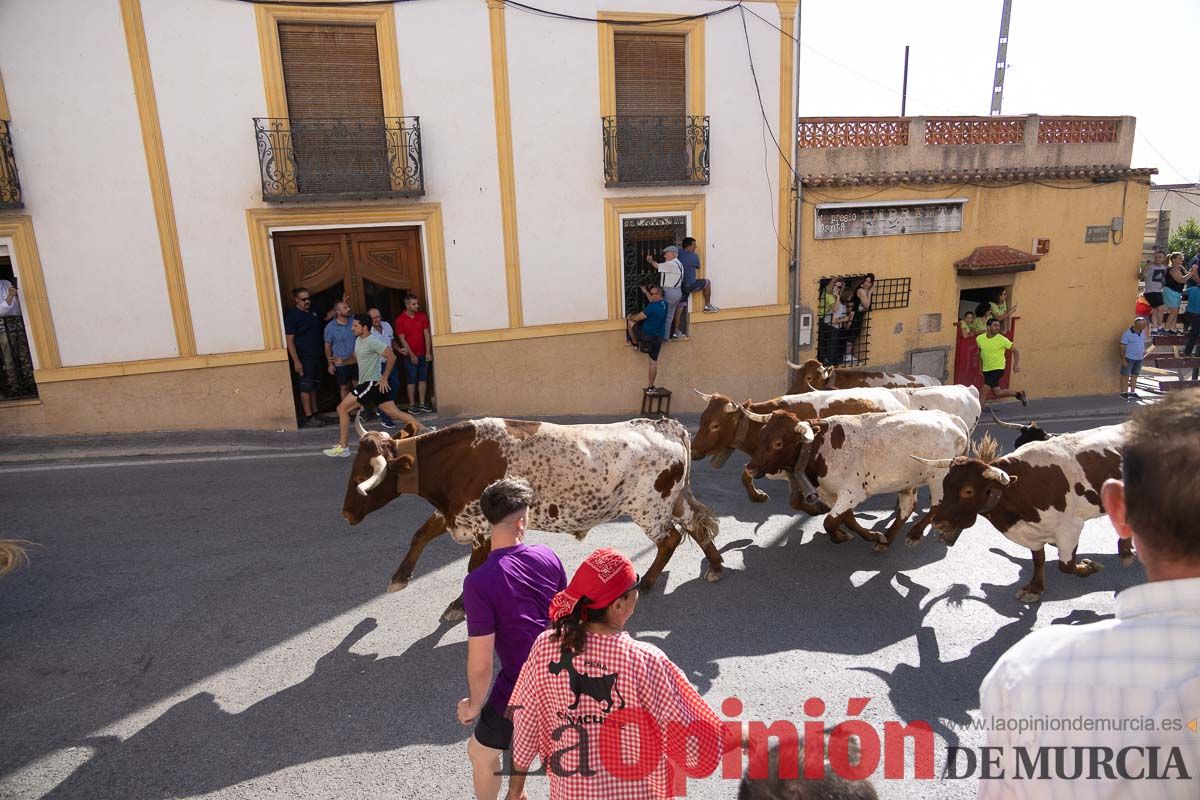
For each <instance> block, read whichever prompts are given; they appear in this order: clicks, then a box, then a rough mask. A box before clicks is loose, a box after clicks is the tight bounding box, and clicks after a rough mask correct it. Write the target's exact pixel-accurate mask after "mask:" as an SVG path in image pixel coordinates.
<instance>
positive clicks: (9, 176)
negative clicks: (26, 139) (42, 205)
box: [0, 119, 25, 208]
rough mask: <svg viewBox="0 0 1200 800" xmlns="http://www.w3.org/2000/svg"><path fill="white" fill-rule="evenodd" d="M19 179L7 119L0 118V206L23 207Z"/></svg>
mask: <svg viewBox="0 0 1200 800" xmlns="http://www.w3.org/2000/svg"><path fill="white" fill-rule="evenodd" d="M24 207H25V204H24V203H22V202H21V180H20V178H18V177H17V159H16V158H15V157H14V156H13V146H12V134H11V133H9V130H8V120H5V119H0V208H24Z"/></svg>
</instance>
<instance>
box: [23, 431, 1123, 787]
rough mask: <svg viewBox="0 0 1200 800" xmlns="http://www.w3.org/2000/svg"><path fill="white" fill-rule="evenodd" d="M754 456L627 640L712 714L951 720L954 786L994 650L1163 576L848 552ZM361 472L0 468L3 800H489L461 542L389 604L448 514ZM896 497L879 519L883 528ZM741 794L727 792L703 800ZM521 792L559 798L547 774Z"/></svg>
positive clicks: (210, 465) (987, 553) (973, 534)
mask: <svg viewBox="0 0 1200 800" xmlns="http://www.w3.org/2000/svg"><path fill="white" fill-rule="evenodd" d="M1110 421H1111V420H1095V421H1074V422H1059V423H1049V424H1047V427H1048V428H1050V429H1051V430H1074V429H1079V428H1085V427H1093V426H1094V425H1097V424H1106V423H1108V422H1110ZM981 427H986V426H981ZM1005 433H1007V432H1005ZM1002 439H1004V440H1005V443H1006V444H1010V443H1011V437H1002ZM743 463H744V458H743V457H741V456H736V455H735V456H734V457H733V458H731V459H730V461H729V463H728V464H727V465H726V466H725V467H724V468H723V469H722V470H720V471H716V470H713V469H712V468H711V467H709V466H708V465H707V464H704V465H701V466H699V467H698V468H697V470H696V477H695V488H696V494H697V496H698V497H699V499H700V500H701V501H702V502H705V503H707V504H708V505H709V506H710V507H711V508H713V509H714V510H715V511H716V512H717V514H718V515H719V516H720V521H721V533H720V537H719V539H718V542H717V544H718V546H719V548H720V549H721V550H722V552H723V553H724V556H725V565H726V568H727V569H726V573H725V577H724V579H723V580H722V581H721V582H719V583H715V584H710V583H707V582H706V581H705V580H704V578H703V573H704V567H703V564H702V557H701V553H700V552H699V549H698V548H696V547H695V546H694V545H690V544H687V543H685V544H684V545H681V546H680V548H679V550H678V551H677V552H676V553H675V557H674V559H673V560H672V562H671V563H670V565H669V566H668V569H667V571H666V572H665V573H664V574H663V578H662V580H661V581H660V583H659V585H658V587H657V588H656V590H655V592H654V593H653V594H651V595H648V596H646V597H644V598H643V599H642V601H641V602H640V603H639V605H638V609H637V613H636V614H635V615H634V617H633V618H632V620H631V625H630V627H631V632H632V633H633V634H634V635H635V636H637V637H639V638H644V639H646V640H648V641H652V642H654V643H656V644H658V645H659V646H661V647H662V648H663V649H664V650H665V651H666V652H667V653H668V655H670V656H671V658H672V659H673V660H674V661H675V662H676V663H677V664H679V665H680V666H681V667H682V668H683V669H684V670H685V671H686V672H687V674H688V675H689V676H691V679H692V681H693V682H694V683H695V684H696V685H697V686H698V687H699V688H700V691H701V692H702V693H703V694H704V696H705V697H706V699H707V700H708V701H709V702H710V704H712V705H713V706H714V707H715V708H720V705H721V702H722V701H723V700H724V699H725V698H727V697H737V698H739V699H740V700H742V702H743V703H744V706H745V710H744V712H743V714H742V715H741V717H740V719H754V720H761V721H766V722H771V721H775V720H791V721H793V722H794V723H796V724H797V726H800V725H801V724H802V723H803V722H804V721H805V720H807V719H810V718H808V717H806V716H805V715H804V712H803V703H804V701H805V699H807V698H809V697H814V696H816V697H821V698H823V699H824V700H825V701H826V704H827V706H828V708H829V711H828V713H827V715H826V717H825V719H826V720H827V722H828V724H831V725H832V724H835V723H836V722H838V721H840V720H841V719H843V718H844V717H845V707H846V702H847V699H848V698H851V697H869V698H871V701H870V704H869V705H868V706H867V709H866V710H865V711H864V712H863V713H862V715H861V716H862V718H864V719H866V720H868V721H869V722H871V723H873V724H874V725H875V726H876V727H877V728H878V729H880V730H882V723H884V722H885V721H891V720H918V719H921V720H928V721H929V722H931V723H932V724H933V726H934V729H935V730H936V731H937V736H938V741H937V746H936V752H937V768H938V772H939V773H940V772H941V766H942V763H943V761H944V758H945V754H946V747H947V743H954V742H958V743H959V744H962V745H979V744H981V743H982V742H981V739H982V734H981V733H979V732H978V731H972V730H969V729H963V730H958V729H956V726H969V725H970V724H971V722H972V720H973V719H976V718H977V717H978V709H977V705H978V694H977V690H978V686H979V682H980V680H981V679H982V678H983V676H984V675H985V674H986V673H987V671H988V669H989V668H990V667H991V665H992V664H993V663H994V662H995V660H996V658H997V657H998V656H999V655H1001V654H1002V653H1003V652H1004V651H1005V650H1006V649H1007V648H1008V647H1009V646H1011V645H1012V644H1013V643H1014V642H1016V641H1017V640H1019V639H1020V638H1021V637H1023V636H1025V635H1026V634H1027V633H1029V632H1030V631H1031V630H1034V629H1036V628H1038V627H1041V626H1044V625H1050V624H1073V623H1082V622H1090V621H1094V620H1098V619H1103V618H1106V617H1108V616H1110V615H1111V614H1112V613H1113V608H1114V602H1113V598H1114V595H1115V593H1116V592H1117V591H1119V590H1120V589H1122V588H1124V587H1127V586H1130V585H1133V584H1136V583H1139V582H1141V581H1144V580H1145V575H1144V572H1143V571H1142V569H1141V567H1140V566H1134V567H1132V568H1122V567H1121V566H1120V565H1119V561H1118V559H1117V556H1116V537H1115V534H1114V533H1113V530H1112V527H1111V525H1109V523H1108V522H1107V520H1097V521H1094V522H1091V523H1089V524H1088V528H1087V530H1086V531H1085V534H1084V537H1083V541H1082V543H1081V546H1080V553H1081V554H1086V555H1088V556H1089V557H1091V558H1094V559H1095V560H1097V561H1099V562H1100V563H1102V564H1103V565H1104V567H1105V569H1104V570H1103V571H1102V572H1100V573H1098V574H1096V575H1094V576H1091V577H1089V578H1086V579H1078V578H1074V577H1069V576H1064V575H1062V574H1059V573H1058V572H1057V571H1056V570H1053V569H1051V570H1048V571H1047V589H1046V594H1045V597H1044V601H1043V602H1042V603H1041V604H1040V605H1038V606H1026V605H1024V604H1022V603H1020V602H1018V601H1017V600H1016V599H1015V597H1014V594H1015V592H1016V590H1017V588H1018V587H1020V586H1021V585H1023V583H1024V582H1025V581H1026V580H1027V579H1028V577H1029V570H1030V567H1029V564H1028V551H1023V550H1021V549H1020V548H1018V547H1016V546H1014V545H1012V544H1011V543H1009V542H1007V540H1005V539H1003V537H1001V536H1000V535H999V534H998V533H997V532H996V531H995V530H994V529H992V528H991V527H990V526H989V525H988V524H987V523H986V522H983V523H981V524H980V525H977V526H976V527H975V528H973V529H972V530H970V531H967V532H965V533H964V534H963V535H962V537H961V538H960V539H959V542H958V544H957V545H956V546H955V547H954V548H953V549H948V548H946V547H945V546H944V545H942V544H940V543H939V542H938V541H937V540H936V539H934V538H932V537H931V536H927V537H926V539H925V540H924V542H923V543H922V545H921V546H920V547H918V548H914V549H909V548H905V547H903V546H900V544H899V542H898V543H897V545H896V546H895V547H893V549H892V550H891V551H890V552H887V553H884V554H874V553H872V552H871V550H870V547H869V545H868V544H867V543H865V542H863V541H861V540H860V539H857V538H855V539H854V540H852V541H851V542H848V543H846V544H843V545H834V544H832V543H831V542H830V541H829V540H828V537H827V536H825V534H824V533H823V532H821V531H820V524H819V521H818V520H812V519H808V518H805V517H802V516H800V517H793V516H792V515H791V513H790V512H789V511H788V509H787V507H786V502H785V499H786V498H785V492H784V486H783V485H782V484H779V483H776V482H773V481H764V482H761V483H762V484H763V487H764V488H765V489H766V490H767V491H768V492H770V493H771V494H772V501H771V502H770V503H768V504H765V505H754V504H751V503H749V502H748V501H747V500H746V498H745V495H744V492H743V490H742V488H741V485H740V483H739V481H738V473H739V471H740V469H741V466H742V464H743ZM349 466H350V462H349V461H348V460H330V459H327V458H322V457H320V456H319V455H315V456H314V455H308V454H296V453H289V454H283V455H280V456H269V457H251V458H227V457H217V458H199V459H196V458H193V459H186V460H180V461H172V460H164V459H159V460H152V461H140V462H139V461H122V462H118V463H115V464H113V465H109V466H105V465H94V464H93V465H77V466H73V467H62V466H54V465H43V466H41V467H37V468H26V467H5V468H3V469H0V502H2V503H3V508H4V509H5V510H4V523H3V530H4V533H3V535H4V536H7V537H14V536H15V537H21V538H26V539H30V540H32V541H35V542H37V543H38V546H37V547H36V548H34V549H33V551H32V559H33V560H32V564H31V565H30V566H29V567H27V568H25V569H23V570H21V571H20V572H17V573H15V574H13V575H10V576H7V577H6V578H4V579H0V797H3V798H13V799H14V800H16V799H17V798H39V797H48V798H56V799H58V798H90V799H91V800H101V799H104V798H113V799H114V800H117V799H119V800H151V799H152V798H171V797H198V796H203V797H206V798H246V797H268V796H278V797H288V798H383V797H388V798H391V797H399V798H424V799H428V798H443V797H445V798H451V797H453V798H465V797H468V796H470V776H469V768H468V765H467V761H466V752H465V741H466V737H467V733H468V731H467V729H465V728H463V727H462V726H460V725H459V724H458V722H457V720H456V719H455V717H454V706H455V702H456V701H457V699H458V698H459V697H461V696H463V694H464V691H465V678H464V664H465V657H466V645H465V626H464V625H462V624H461V623H460V624H457V625H449V624H445V623H442V622H440V621H439V615H440V613H441V611H442V610H443V609H444V608H445V607H446V605H447V604H449V603H450V602H451V601H452V600H453V599H454V598H455V597H456V596H457V594H458V592H459V589H460V586H461V580H462V576H463V574H464V573H465V569H466V557H467V550H466V549H465V548H464V547H462V546H459V545H455V544H454V543H453V542H452V541H451V540H450V539H449V537H442V538H441V539H439V540H438V541H436V542H434V543H433V544H431V545H430V546H429V548H428V549H427V550H426V551H425V554H424V556H423V557H422V559H421V562H420V564H419V566H418V569H417V573H416V577H415V578H414V580H413V582H412V584H411V585H410V586H409V587H408V588H407V589H406V590H405V591H403V592H401V593H399V594H385V593H384V592H383V590H384V589H385V587H386V585H387V582H388V578H389V577H390V575H391V573H392V571H393V570H394V569H395V567H396V566H397V564H398V563H399V561H400V559H401V557H402V556H403V553H404V550H405V548H406V546H407V543H408V538H409V536H410V535H411V533H412V531H414V530H415V529H416V527H417V526H418V525H419V524H420V523H421V521H423V520H424V518H425V516H426V515H427V513H428V510H429V509H428V506H426V505H425V503H424V502H423V501H421V500H419V499H417V498H412V497H406V498H401V499H399V500H396V501H394V502H393V503H392V504H391V505H389V506H388V507H386V508H385V509H383V510H381V511H379V512H376V513H375V514H374V515H373V516H371V517H369V518H368V519H367V521H365V522H364V523H363V524H362V525H360V526H358V527H357V528H354V529H351V528H349V527H348V526H347V525H346V524H345V523H344V522H343V521H342V519H341V518H340V516H339V510H340V506H341V499H342V495H343V493H344V491H345V487H346V477H347V473H348V469H349ZM923 500H924V498H923ZM890 504H891V499H890V498H879V499H877V500H876V501H874V502H872V503H871V504H870V505H868V506H867V507H866V509H865V512H866V513H865V514H862V515H860V516H861V517H867V518H873V519H874V520H875V521H876V524H878V525H882V523H883V521H884V520H885V519H886V518H887V517H888V516H890V514H889V508H890ZM530 539H531V540H533V541H538V542H544V543H547V544H550V545H552V546H553V547H554V548H555V549H556V550H557V551H558V553H559V554H560V556H561V558H562V559H563V562H564V564H565V565H566V567H567V571H568V574H570V573H571V572H572V571H573V570H574V568H575V567H576V566H577V565H578V564H579V562H580V561H581V560H582V559H583V557H584V556H585V555H586V554H587V553H588V552H590V550H591V549H592V548H595V547H598V546H601V545H611V546H614V547H617V548H619V549H621V550H622V551H624V552H625V553H628V554H629V555H631V556H632V557H633V558H634V561H635V563H636V564H637V566H638V567H639V569H644V568H645V567H646V566H647V565H649V563H650V561H651V560H652V547H651V545H650V543H649V541H648V540H647V539H646V538H645V537H644V535H643V534H642V533H641V532H640V531H639V530H638V529H637V528H636V527H634V526H633V525H632V523H629V522H617V523H611V524H608V525H604V526H602V527H600V528H597V529H596V530H595V531H593V532H592V534H591V535H590V536H589V537H588V538H587V539H586V541H584V542H582V543H580V542H576V541H575V540H574V539H571V538H569V537H565V536H562V535H556V534H541V533H534V534H532V535H531V536H530ZM1051 557H1053V556H1051ZM879 774H880V775H882V768H881V769H880V772H879ZM908 774H911V764H910V766H909V773H908ZM876 785H877V788H878V790H879V792H880V796H881V797H884V798H959V797H973V796H974V795H975V792H976V785H975V783H974V781H972V780H961V781H943V780H938V781H918V780H912V779H909V780H903V781H900V780H883V779H882V778H878V779H877V780H876ZM736 793H737V786H736V782H734V781H727V780H720V779H710V780H708V781H704V782H692V783H691V785H690V787H689V793H688V796H689V797H699V798H732V797H735V796H736ZM530 796H531V797H532V798H544V797H546V785H545V783H544V782H543V781H542V779H533V780H531V786H530Z"/></svg>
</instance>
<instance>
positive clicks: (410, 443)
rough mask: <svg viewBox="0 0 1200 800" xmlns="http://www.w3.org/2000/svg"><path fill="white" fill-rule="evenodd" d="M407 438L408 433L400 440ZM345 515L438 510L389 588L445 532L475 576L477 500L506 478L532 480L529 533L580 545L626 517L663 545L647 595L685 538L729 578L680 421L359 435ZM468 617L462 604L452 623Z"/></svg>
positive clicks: (500, 425) (711, 571) (717, 573)
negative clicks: (397, 506)
mask: <svg viewBox="0 0 1200 800" xmlns="http://www.w3.org/2000/svg"><path fill="white" fill-rule="evenodd" d="M404 433H407V432H404ZM359 436H360V439H359V443H358V454H357V456H356V457H355V460H354V465H353V467H352V469H351V473H350V480H349V483H348V485H347V487H346V497H345V500H344V502H343V505H342V516H343V517H345V518H346V520H347V521H348V522H349V523H350V524H351V525H357V524H358V523H360V522H362V520H363V518H364V517H366V516H367V515H368V514H370V513H371V512H372V511H375V510H376V509H379V508H382V507H383V506H385V505H387V504H388V503H389V502H391V501H392V500H393V499H395V498H396V497H398V496H400V495H402V494H415V495H418V496H420V497H422V498H423V499H425V500H426V501H428V502H429V503H430V504H431V505H432V506H433V507H434V509H435V510H434V513H433V515H432V516H430V517H429V519H427V520H426V521H425V523H424V524H423V525H422V526H421V527H420V528H419V529H418V530H417V532H416V534H414V535H413V539H412V544H411V545H410V546H409V550H408V553H407V554H406V555H405V556H404V560H403V562H401V564H400V567H399V568H398V569H397V570H396V573H395V574H394V575H393V576H392V580H391V583H390V585H389V586H388V591H398V590H400V589H403V588H404V587H406V586H407V585H408V582H409V580H410V579H411V578H412V574H413V569H414V568H415V567H416V564H417V559H418V558H420V556H421V551H422V550H424V549H425V546H426V545H427V544H429V542H430V541H432V540H433V539H435V538H436V537H438V536H440V535H441V534H442V533H444V532H446V531H449V532H450V535H451V536H452V537H453V538H454V540H455V541H456V542H458V543H460V544H470V545H472V547H473V549H472V551H471V558H470V562H469V565H468V567H467V570H468V571H470V570H473V569H475V567H477V566H479V565H480V564H482V563H483V562H484V561H486V560H487V556H488V552H489V550H490V545H491V542H490V539H489V534H490V530H489V527H488V524H487V520H485V519H484V517H483V514H482V512H481V511H480V508H479V496H480V494H481V493H482V492H483V490H484V489H485V488H486V487H487V486H488V485H489V484H490V483H492V482H493V481H496V480H499V479H500V478H503V477H506V476H507V477H512V478H524V479H525V480H526V481H528V482H529V483H530V485H531V486H532V487H533V489H534V492H535V494H536V496H537V500H536V502H535V503H534V505H533V506H531V507H530V509H529V527H530V528H534V529H536V530H542V531H553V532H557V533H569V534H571V535H573V536H575V537H576V538H579V539H582V538H583V537H584V536H586V535H587V533H588V531H590V530H591V529H592V528H593V527H595V526H597V525H599V524H601V523H604V522H608V521H609V520H612V519H615V518H617V517H619V516H621V515H624V514H628V515H629V516H630V517H632V518H633V521H634V522H635V523H637V525H638V526H640V527H641V528H642V530H643V531H644V532H645V533H646V536H647V537H649V539H650V540H651V541H652V542H654V544H655V545H656V546H657V547H658V554H657V556H656V557H655V559H654V563H653V564H652V565H651V567H650V569H649V570H648V571H647V572H646V574H645V576H644V577H643V578H642V582H641V589H642V591H649V590H650V589H651V588H653V586H654V582H655V581H656V580H657V579H658V576H659V573H661V572H662V570H663V567H665V566H666V564H667V562H668V561H669V560H670V558H671V554H672V553H673V552H674V551H675V548H676V547H677V546H678V545H679V543H680V541H681V540H682V538H683V536H684V535H685V534H686V535H688V536H691V537H692V538H693V539H695V541H696V542H697V543H698V544H699V545H700V546H701V548H702V549H703V550H704V554H705V555H706V556H707V557H708V572H707V574H706V576H705V577H706V578H707V579H708V580H710V581H715V580H718V579H719V578H720V577H721V564H722V559H721V555H720V553H718V552H717V549H716V547H715V546H714V544H713V538H714V537H715V535H716V533H717V520H716V517H714V516H713V514H712V512H711V511H710V510H709V509H708V508H706V507H705V506H704V505H702V504H701V503H700V502H698V501H697V500H696V498H695V497H694V496H693V495H692V489H691V459H690V457H689V450H690V448H691V439H690V436H689V435H688V432H687V429H686V428H684V426H683V425H682V424H681V423H679V422H677V421H676V420H672V419H663V420H647V419H636V420H632V421H630V422H620V423H616V424H612V425H552V424H550V423H546V422H521V421H516V420H506V419H496V418H485V419H477V420H471V421H468V422H462V423H459V424H457V425H453V426H450V427H448V428H443V429H441V430H436V431H432V432H429V433H422V434H421V435H418V436H408V435H406V436H405V438H399V439H393V438H391V437H389V436H387V435H386V434H383V433H380V432H377V431H371V432H368V431H366V430H365V429H363V428H362V426H361V423H359ZM461 616H462V598H461V597H460V598H459V599H458V600H455V601H454V603H452V604H451V605H450V607H449V608H447V609H446V614H445V615H444V618H446V619H459V618H461Z"/></svg>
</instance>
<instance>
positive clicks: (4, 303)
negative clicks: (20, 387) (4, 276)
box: [0, 280, 32, 387]
mask: <svg viewBox="0 0 1200 800" xmlns="http://www.w3.org/2000/svg"><path fill="white" fill-rule="evenodd" d="M0 317H6V318H7V319H5V320H4V326H3V329H0V369H2V370H3V371H4V376H3V383H4V384H5V385H6V386H9V387H13V386H16V385H17V384H18V382H19V373H22V372H27V371H28V370H30V369H32V366H31V365H30V361H29V354H28V353H27V352H24V353H22V354H23V355H24V359H23V361H24V364H25V369H24V370H22V369H21V364H19V363H18V353H16V352H13V350H14V348H21V349H22V350H24V349H25V345H23V344H22V342H23V341H24V339H25V336H24V333H25V330H24V328H23V327H22V320H21V319H20V317H21V298H20V297H18V296H17V287H16V284H14V283H13V282H12V281H8V280H0ZM17 329H19V330H17ZM14 336H19V337H20V338H19V339H17V343H16V344H14V343H13V338H12V337H14Z"/></svg>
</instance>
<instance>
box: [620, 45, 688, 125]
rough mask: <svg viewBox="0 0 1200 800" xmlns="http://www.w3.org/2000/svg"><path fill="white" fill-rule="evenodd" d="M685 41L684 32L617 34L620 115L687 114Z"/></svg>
mask: <svg viewBox="0 0 1200 800" xmlns="http://www.w3.org/2000/svg"><path fill="white" fill-rule="evenodd" d="M686 44H687V37H686V36H684V35H681V34H661V33H659V34H653V33H651V34H645V33H620V32H618V33H616V34H615V35H614V54H613V56H614V58H613V60H614V66H615V71H616V84H617V86H616V91H617V116H621V115H624V114H633V115H637V114H651V115H655V116H678V117H683V116H684V115H685V114H686V113H687V50H686V46H685V45H686Z"/></svg>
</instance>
